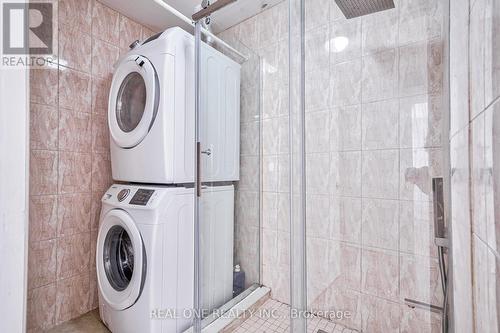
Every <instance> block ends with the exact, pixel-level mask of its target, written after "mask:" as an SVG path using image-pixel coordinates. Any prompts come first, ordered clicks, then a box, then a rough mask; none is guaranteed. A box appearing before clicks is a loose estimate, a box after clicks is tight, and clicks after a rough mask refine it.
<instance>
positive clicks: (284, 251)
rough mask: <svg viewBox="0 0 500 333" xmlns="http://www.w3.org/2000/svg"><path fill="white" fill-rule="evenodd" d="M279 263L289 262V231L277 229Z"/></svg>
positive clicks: (287, 263) (286, 263)
mask: <svg viewBox="0 0 500 333" xmlns="http://www.w3.org/2000/svg"><path fill="white" fill-rule="evenodd" d="M277 261H278V264H279V265H289V264H290V233H289V232H283V231H278V258H277Z"/></svg>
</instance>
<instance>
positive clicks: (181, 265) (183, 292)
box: [96, 28, 240, 333]
mask: <svg viewBox="0 0 500 333" xmlns="http://www.w3.org/2000/svg"><path fill="white" fill-rule="evenodd" d="M131 47H132V46H131ZM201 58H202V65H201V67H202V71H201V73H200V75H201V80H202V86H203V89H202V96H203V98H202V105H203V110H204V111H203V114H201V115H200V118H201V119H200V121H201V123H202V124H203V125H204V126H203V127H202V128H200V136H201V140H200V141H201V144H202V150H203V151H204V152H205V154H203V155H202V161H201V166H202V168H201V169H202V179H203V180H204V181H206V182H210V183H211V184H213V183H216V184H217V183H218V182H221V183H222V184H225V185H221V186H212V187H208V186H207V187H205V186H204V187H203V189H202V196H201V207H200V208H201V211H200V219H201V220H200V227H201V233H200V238H201V242H200V243H201V245H200V246H201V251H200V252H201V253H202V263H203V266H202V267H203V268H202V276H203V287H202V305H203V308H204V309H207V310H211V309H213V308H215V307H218V306H220V305H222V304H224V303H225V302H227V301H228V300H229V299H231V298H232V289H233V285H232V284H233V274H232V270H233V237H234V236H233V230H234V187H233V185H227V184H231V183H230V182H234V181H237V180H239V142H240V140H239V133H240V128H239V124H240V110H239V106H240V65H239V64H237V63H236V62H234V61H232V60H231V59H229V58H228V57H226V56H224V55H223V54H222V53H220V52H218V51H217V50H215V49H213V48H212V47H210V46H209V45H207V44H204V43H202V52H201ZM194 71H195V67H194V38H193V36H192V35H191V34H189V33H187V32H185V31H184V30H182V29H180V28H171V29H168V30H166V31H164V32H162V33H159V34H156V35H154V36H152V37H150V38H148V39H147V40H145V41H143V42H142V43H138V42H137V43H135V44H134V45H133V47H132V49H131V50H130V51H129V52H128V54H126V55H125V56H124V57H123V58H122V59H121V61H120V62H119V63H118V65H117V66H116V69H115V73H114V76H113V81H112V85H111V92H110V96H109V107H108V123H109V130H110V137H111V140H110V146H111V164H112V175H113V179H114V180H115V181H118V182H120V183H117V184H115V185H113V186H111V188H110V189H109V190H108V191H107V192H106V193H105V194H104V196H103V198H102V210H101V218H100V229H99V234H98V239H97V251H96V265H97V280H98V291H99V311H100V316H101V319H102V320H103V322H104V323H105V324H106V325H107V326H108V328H109V329H110V330H111V331H112V332H114V333H128V332H134V333H135V332H162V333H171V332H172V333H173V332H183V331H184V330H186V329H188V328H189V327H190V326H191V324H192V316H190V314H192V312H191V311H190V310H192V308H193V290H194V200H193V198H194V186H193V182H194V172H195V166H194V156H195V144H194V133H195V122H194V119H195V118H194V116H195V109H194V101H195V98H196V96H195V89H194V88H195V82H194V77H195V73H194Z"/></svg>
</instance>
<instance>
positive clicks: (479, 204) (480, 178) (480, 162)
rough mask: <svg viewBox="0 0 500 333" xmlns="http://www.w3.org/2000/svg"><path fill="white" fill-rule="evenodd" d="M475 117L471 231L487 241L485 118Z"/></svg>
mask: <svg viewBox="0 0 500 333" xmlns="http://www.w3.org/2000/svg"><path fill="white" fill-rule="evenodd" d="M484 115H485V114H484V113H481V114H480V115H479V116H477V117H476V118H475V119H474V121H473V122H472V123H471V125H470V126H471V133H470V135H471V142H470V145H471V147H470V151H471V155H470V158H471V170H470V177H471V184H470V185H471V208H472V231H473V232H474V233H475V234H476V235H478V236H479V237H480V238H481V239H483V240H485V241H486V240H487V237H488V236H487V227H486V177H487V173H488V172H487V171H486V170H487V169H486V156H485V155H486V149H485V124H484V123H485V122H484V120H485V117H484Z"/></svg>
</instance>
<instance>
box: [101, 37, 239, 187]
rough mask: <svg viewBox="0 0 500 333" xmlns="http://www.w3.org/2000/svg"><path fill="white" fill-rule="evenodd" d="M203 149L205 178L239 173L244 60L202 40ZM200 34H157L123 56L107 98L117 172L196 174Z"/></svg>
mask: <svg viewBox="0 0 500 333" xmlns="http://www.w3.org/2000/svg"><path fill="white" fill-rule="evenodd" d="M201 61H202V65H201V68H202V71H201V73H200V75H201V81H202V87H203V89H202V106H201V108H202V110H201V124H203V125H204V126H202V128H200V135H201V140H200V141H201V144H202V146H201V150H202V151H204V152H206V154H203V155H202V172H203V173H202V177H203V180H204V181H210V182H215V181H235V180H238V179H239V142H240V140H239V136H240V68H241V66H240V65H239V64H238V63H236V62H234V61H233V60H231V59H230V58H228V57H227V56H225V55H223V54H222V53H220V52H219V51H217V50H215V49H214V48H212V47H211V46H209V45H207V44H205V43H203V44H202V52H201ZM194 66H195V65H194V37H193V36H192V35H191V34H189V33H187V32H186V31H184V30H182V29H180V28H171V29H168V30H166V31H164V32H162V33H159V34H157V35H154V36H152V37H150V38H149V39H147V40H145V41H144V42H142V43H141V44H139V45H138V46H136V47H135V48H133V49H132V50H130V51H129V52H128V53H127V54H126V55H125V56H124V57H123V58H122V60H121V61H120V62H119V63H118V64H117V66H116V70H115V73H114V75H113V81H112V84H111V91H110V95H109V105H108V124H109V129H110V136H111V142H110V146H111V164H112V175H113V179H115V180H119V181H127V182H137V183H153V184H181V183H191V182H193V181H194V154H195V152H194V146H195V145H194V101H195V81H194V71H195V68H194Z"/></svg>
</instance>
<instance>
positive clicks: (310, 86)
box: [305, 69, 331, 112]
mask: <svg viewBox="0 0 500 333" xmlns="http://www.w3.org/2000/svg"><path fill="white" fill-rule="evenodd" d="M305 81H306V87H305V108H306V112H309V111H318V110H324V109H327V108H328V107H329V106H330V103H331V101H330V73H329V71H327V70H324V69H321V70H319V71H315V72H308V73H306V75H305Z"/></svg>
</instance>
